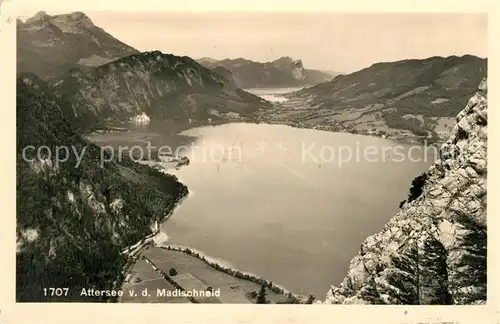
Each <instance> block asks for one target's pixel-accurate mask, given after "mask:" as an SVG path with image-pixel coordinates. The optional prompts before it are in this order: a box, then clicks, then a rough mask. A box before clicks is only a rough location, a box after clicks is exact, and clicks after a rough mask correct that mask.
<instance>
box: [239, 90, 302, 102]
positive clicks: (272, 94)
mask: <svg viewBox="0 0 500 324" xmlns="http://www.w3.org/2000/svg"><path fill="white" fill-rule="evenodd" d="M302 88H303V87H290V88H251V89H244V90H245V91H247V92H250V93H251V94H254V95H256V96H259V97H261V98H263V99H265V100H267V101H270V102H284V101H287V100H288V99H287V98H286V97H284V94H286V93H290V92H294V91H299V90H300V89H302Z"/></svg>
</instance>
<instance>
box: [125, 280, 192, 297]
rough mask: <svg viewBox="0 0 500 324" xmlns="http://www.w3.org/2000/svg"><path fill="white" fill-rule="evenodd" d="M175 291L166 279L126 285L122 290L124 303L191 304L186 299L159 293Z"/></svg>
mask: <svg viewBox="0 0 500 324" xmlns="http://www.w3.org/2000/svg"><path fill="white" fill-rule="evenodd" d="M163 289H164V290H165V291H172V292H173V291H175V288H174V287H173V286H172V285H171V284H170V283H168V282H167V281H166V280H165V279H164V278H161V277H160V278H157V279H149V280H145V281H142V282H140V283H136V284H125V285H124V286H123V288H122V290H123V296H122V298H121V300H120V302H122V303H190V301H189V299H187V298H186V297H172V296H167V295H166V294H165V295H162V294H161V293H158V290H160V291H162V290H163Z"/></svg>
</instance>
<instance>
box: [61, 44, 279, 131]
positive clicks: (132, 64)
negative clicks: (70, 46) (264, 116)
mask: <svg viewBox="0 0 500 324" xmlns="http://www.w3.org/2000/svg"><path fill="white" fill-rule="evenodd" d="M53 88H54V90H55V92H56V93H57V94H58V96H59V99H60V100H62V101H65V102H67V103H68V104H67V106H68V107H71V110H70V111H68V112H67V113H68V115H67V117H68V118H69V119H73V120H76V122H78V123H80V124H86V125H89V124H90V125H91V124H95V123H97V122H100V121H103V120H108V121H123V120H128V119H129V118H130V117H133V116H137V115H140V114H142V113H146V114H147V115H148V116H150V117H151V118H152V119H186V120H187V119H188V118H194V119H207V118H212V119H217V118H223V116H224V114H226V113H233V114H234V113H237V114H240V115H241V116H246V115H248V114H251V113H253V112H254V111H256V110H257V109H259V108H264V107H267V106H269V105H270V104H269V103H266V102H265V101H264V100H262V99H260V98H259V97H257V96H254V95H251V94H249V93H247V92H245V91H243V90H240V89H238V88H237V87H236V86H235V85H234V83H233V82H231V81H229V80H227V79H226V78H224V77H223V76H221V75H219V74H217V73H215V72H213V71H211V70H209V69H207V68H205V67H203V66H201V65H200V64H198V63H197V62H196V61H194V60H193V59H191V58H189V57H186V56H184V57H180V56H175V55H172V54H163V53H161V52H159V51H152V52H144V53H141V54H136V55H131V56H128V57H125V58H122V59H119V60H116V61H113V62H110V63H108V64H104V65H102V66H99V67H95V68H93V69H91V70H87V71H82V70H80V69H73V70H71V71H70V72H69V73H68V74H67V75H65V76H64V77H63V78H62V79H60V80H57V81H54V83H53Z"/></svg>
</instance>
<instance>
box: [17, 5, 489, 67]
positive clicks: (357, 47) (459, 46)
mask: <svg viewBox="0 0 500 324" xmlns="http://www.w3.org/2000/svg"><path fill="white" fill-rule="evenodd" d="M84 12H85V14H87V15H88V16H89V18H90V19H91V20H92V21H93V22H94V24H95V25H96V26H98V27H100V28H102V29H104V30H105V31H106V32H108V33H109V34H111V35H112V36H114V37H116V38H117V39H119V40H120V41H122V42H124V43H126V44H128V45H130V46H132V47H134V48H136V49H138V50H139V51H151V50H160V51H162V52H164V53H172V54H175V55H179V56H184V55H186V56H190V57H192V58H193V59H199V58H202V57H210V58H213V59H217V60H222V59H226V58H230V59H236V58H240V57H241V58H245V59H249V60H254V61H258V62H267V61H272V60H275V59H277V58H279V57H283V56H290V57H292V58H293V59H301V60H302V62H303V64H304V67H305V68H307V69H320V70H329V71H335V72H340V73H351V72H354V71H358V70H360V69H363V68H365V67H368V66H370V65H372V64H374V63H377V62H392V61H399V60H404V59H424V58H428V57H432V56H443V57H447V56H451V55H457V56H462V55H466V54H470V55H475V56H479V57H482V58H485V57H487V52H488V33H487V27H488V20H487V15H486V14H480V13H422V14H416V13H387V14H382V13H366V14H362V13H339V14H337V13H264V12H259V13H258V12H250V13H249V12H241V13H214V12H207V13H194V12H191V13H190V12H177V13H174V12H112V11H84ZM35 13H36V11H33V12H24V13H22V14H21V16H20V18H21V19H22V20H25V19H26V18H29V17H31V16H33V15H34V14H35ZM63 13H69V12H51V11H47V14H49V15H55V14H63ZM471 40H474V41H471Z"/></svg>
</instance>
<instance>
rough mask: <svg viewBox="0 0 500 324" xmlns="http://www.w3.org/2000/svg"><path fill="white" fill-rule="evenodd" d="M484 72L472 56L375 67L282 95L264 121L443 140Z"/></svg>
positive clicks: (484, 65)
mask: <svg viewBox="0 0 500 324" xmlns="http://www.w3.org/2000/svg"><path fill="white" fill-rule="evenodd" d="M486 71H487V59H483V58H479V57H476V56H472V55H464V56H460V57H458V56H449V57H437V56H436V57H430V58H427V59H412V60H402V61H396V62H386V63H376V64H373V65H372V66H370V67H367V68H365V69H362V70H360V71H357V72H354V73H351V74H347V75H339V76H337V77H335V78H334V79H333V80H331V81H329V82H324V83H321V84H318V85H316V86H314V87H309V88H305V89H302V90H300V91H297V92H294V93H290V94H287V95H286V96H287V97H288V99H289V100H288V101H287V102H285V103H283V104H281V105H279V109H276V110H275V111H274V112H269V114H267V115H265V116H264V117H263V118H264V119H266V120H270V121H273V120H276V121H280V120H282V119H283V117H282V116H283V115H286V119H287V122H289V123H297V124H298V126H300V127H309V128H321V129H327V130H334V131H345V132H350V133H361V134H370V135H376V134H378V135H379V136H386V137H390V138H394V139H399V140H405V141H421V140H427V141H442V140H445V139H446V138H447V137H448V135H449V133H450V131H451V128H452V126H453V120H454V118H455V116H456V114H457V113H458V112H459V107H463V106H464V105H465V104H466V102H467V100H468V98H469V96H470V94H471V93H473V92H474V90H475V88H476V87H477V84H478V83H479V82H480V81H481V79H482V78H483V76H484V75H485V74H486Z"/></svg>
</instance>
